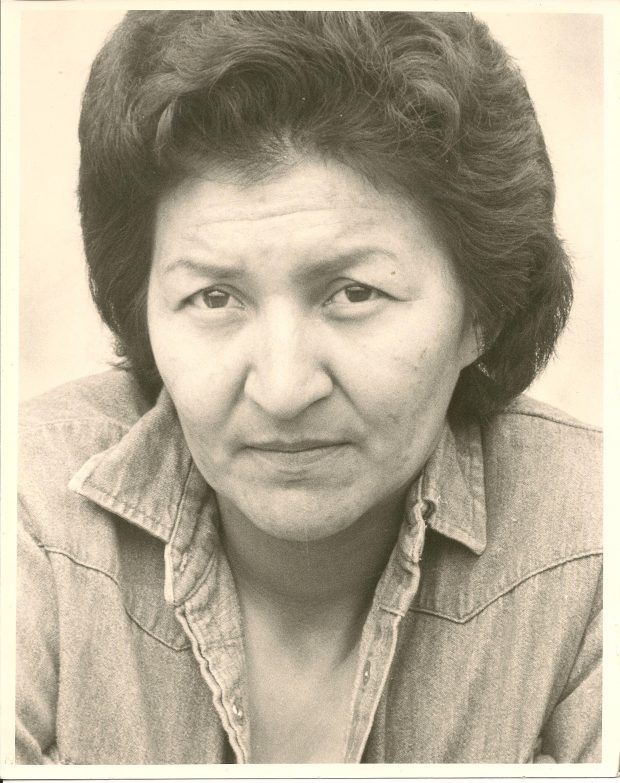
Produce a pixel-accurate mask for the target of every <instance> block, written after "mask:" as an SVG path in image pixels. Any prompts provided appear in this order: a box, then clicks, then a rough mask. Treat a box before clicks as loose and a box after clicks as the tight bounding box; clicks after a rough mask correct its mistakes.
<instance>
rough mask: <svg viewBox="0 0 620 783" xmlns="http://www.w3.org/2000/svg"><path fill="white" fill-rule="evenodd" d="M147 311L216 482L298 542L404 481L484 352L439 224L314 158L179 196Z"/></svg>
mask: <svg viewBox="0 0 620 783" xmlns="http://www.w3.org/2000/svg"><path fill="white" fill-rule="evenodd" d="M148 320H149V333H150V338H151V341H152V345H153V350H154V354H155V359H156V362H157V366H158V368H159V371H160V373H161V376H162V378H163V381H164V384H165V386H166V388H167V389H168V391H169V393H170V395H171V397H172V399H173V401H174V403H175V406H176V409H177V411H178V414H179V418H180V421H181V425H182V427H183V431H184V433H185V437H186V440H187V443H188V446H189V449H190V451H191V453H192V455H193V458H194V460H195V462H196V464H197V466H198V468H199V469H200V471H201V473H202V474H203V476H204V478H205V479H206V480H207V482H208V483H209V484H210V485H211V486H212V487H213V488H214V489H215V491H216V493H217V494H218V495H219V496H220V497H225V498H226V499H227V500H228V502H229V503H232V504H233V506H235V507H236V508H237V509H238V510H239V511H240V512H241V513H242V514H244V515H245V516H246V517H247V518H248V519H249V520H250V521H251V522H252V523H253V524H254V525H256V526H257V527H258V528H260V529H262V530H263V531H264V532H266V533H269V534H271V535H273V536H276V537H278V538H285V539H290V540H316V539H320V538H324V537H327V536H330V535H333V534H335V533H338V532H340V531H341V530H344V529H345V528H347V527H349V526H350V525H352V524H353V523H355V522H356V521H357V520H358V519H359V518H360V517H361V516H362V515H363V514H365V513H366V512H368V511H369V510H371V509H372V508H374V507H378V506H380V505H381V504H382V503H383V502H385V501H388V500H390V499H391V498H393V497H394V496H395V495H396V494H397V493H400V492H402V490H403V489H404V488H405V487H406V486H407V485H408V484H409V483H410V482H411V480H412V479H413V478H414V477H415V476H416V475H417V474H418V473H419V471H420V469H421V467H422V466H423V465H424V462H425V461H426V459H427V458H428V456H429V455H430V452H431V451H432V449H433V447H434V445H435V443H436V441H437V439H438V437H439V434H440V432H441V429H442V425H443V422H444V419H445V414H446V410H447V407H448V404H449V401H450V397H451V395H452V391H453V389H454V386H455V384H456V381H457V378H458V375H459V372H460V370H461V369H462V368H463V367H465V366H466V365H467V364H469V363H470V362H472V361H473V360H474V359H475V357H476V353H475V339H474V335H473V330H472V328H471V324H470V321H469V318H468V317H467V315H466V310H465V303H464V296H463V291H462V289H461V286H460V284H459V283H458V281H457V278H456V275H455V273H454V271H453V268H452V264H451V261H450V259H449V257H448V254H447V252H446V250H445V249H444V248H443V247H442V244H441V243H440V242H439V241H438V239H437V238H436V237H435V236H434V235H433V231H432V227H431V225H430V223H429V221H428V220H427V218H426V217H425V216H424V215H423V214H422V212H421V211H420V210H419V209H417V208H416V207H415V206H413V205H412V204H410V203H409V202H407V201H404V200H403V199H401V198H397V197H395V196H392V195H387V194H381V193H379V192H377V191H376V190H374V189H373V188H372V187H371V186H370V185H368V184H366V183H365V182H364V181H363V180H362V179H361V178H360V177H358V176H357V175H356V174H355V173H354V172H353V171H351V170H350V169H348V168H347V167H344V166H341V165H340V164H337V163H324V162H320V161H315V160H308V161H306V162H304V163H301V164H299V165H297V166H295V167H293V168H289V169H287V170H286V172H285V173H280V174H277V175H274V176H273V177H271V178H269V179H266V180H263V181H261V182H259V183H258V184H252V185H240V184H238V182H237V184H235V183H234V181H233V179H232V178H228V179H227V178H226V176H225V175H224V174H221V173H220V174H216V173H214V174H213V176H209V175H207V176H204V177H203V178H196V179H195V180H187V181H185V182H184V183H182V184H181V185H180V186H179V187H177V188H175V189H174V190H173V191H171V192H170V193H168V194H167V195H166V196H165V197H164V198H163V199H162V200H161V202H160V204H159V208H158V213H157V220H156V230H155V243H154V253H153V262H152V272H151V277H150V284H149V298H148Z"/></svg>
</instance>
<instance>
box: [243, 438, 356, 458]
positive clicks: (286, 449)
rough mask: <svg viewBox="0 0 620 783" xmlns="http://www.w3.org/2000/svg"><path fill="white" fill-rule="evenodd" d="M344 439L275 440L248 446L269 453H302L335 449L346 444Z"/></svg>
mask: <svg viewBox="0 0 620 783" xmlns="http://www.w3.org/2000/svg"><path fill="white" fill-rule="evenodd" d="M344 445H345V443H344V442H343V441H334V440H317V439H307V440H296V441H284V440H273V441H267V442H265V443H251V444H248V448H251V449H255V450H256V451H265V452H268V453H276V454H300V453H302V452H306V451H320V450H321V449H333V448H335V447H337V446H344Z"/></svg>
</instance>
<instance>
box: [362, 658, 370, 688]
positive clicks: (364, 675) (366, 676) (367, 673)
mask: <svg viewBox="0 0 620 783" xmlns="http://www.w3.org/2000/svg"><path fill="white" fill-rule="evenodd" d="M369 679H370V661H366V665H365V666H364V671H363V673H362V682H363V683H364V685H368V680H369Z"/></svg>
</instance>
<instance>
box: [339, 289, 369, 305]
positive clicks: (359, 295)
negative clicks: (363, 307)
mask: <svg viewBox="0 0 620 783" xmlns="http://www.w3.org/2000/svg"><path fill="white" fill-rule="evenodd" d="M345 290H346V294H347V299H348V300H349V302H365V301H366V300H367V299H368V298H369V297H370V288H366V287H364V286H361V285H350V286H349V287H348V288H347V289H345Z"/></svg>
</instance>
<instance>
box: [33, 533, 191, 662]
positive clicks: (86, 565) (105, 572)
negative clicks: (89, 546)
mask: <svg viewBox="0 0 620 783" xmlns="http://www.w3.org/2000/svg"><path fill="white" fill-rule="evenodd" d="M35 540H36V539H35ZM41 548H42V549H44V550H45V551H46V552H53V553H55V554H57V555H62V556H63V557H66V558H67V559H68V560H71V562H72V563H75V565H78V566H82V568H87V569H88V570H89V571H95V572H96V573H99V574H103V576H107V577H108V579H110V580H111V581H112V582H113V583H114V584H115V585H116V587H118V588H119V590H120V584H119V581H118V579H117V578H116V577H115V576H114V574H112V573H110V571H108V570H106V569H105V568H101V567H100V566H94V565H90V564H89V563H84V562H83V561H82V560H80V559H79V558H77V557H76V556H75V555H73V554H72V553H71V552H65V551H64V550H62V549H60V548H58V547H52V546H48V545H46V544H41ZM122 603H123V609H124V610H125V613H126V614H127V616H128V617H129V619H130V620H131V621H132V622H134V623H135V624H136V625H137V626H138V628H140V629H141V630H142V631H144V633H145V634H147V635H148V636H150V637H151V638H152V639H155V640H156V641H158V642H161V644H163V645H164V646H165V647H167V648H168V649H169V650H173V651H174V652H182V651H183V650H188V649H189V648H190V645H185V646H183V647H173V646H172V645H171V644H170V643H169V642H167V641H165V639H162V638H161V637H159V636H157V635H156V634H154V633H153V632H152V631H149V630H148V628H145V627H144V626H143V625H142V623H141V622H139V620H138V619H137V618H136V617H134V615H133V614H132V613H131V612H130V611H129V609H128V608H127V606H126V604H125V602H124V601H123V602H122Z"/></svg>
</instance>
